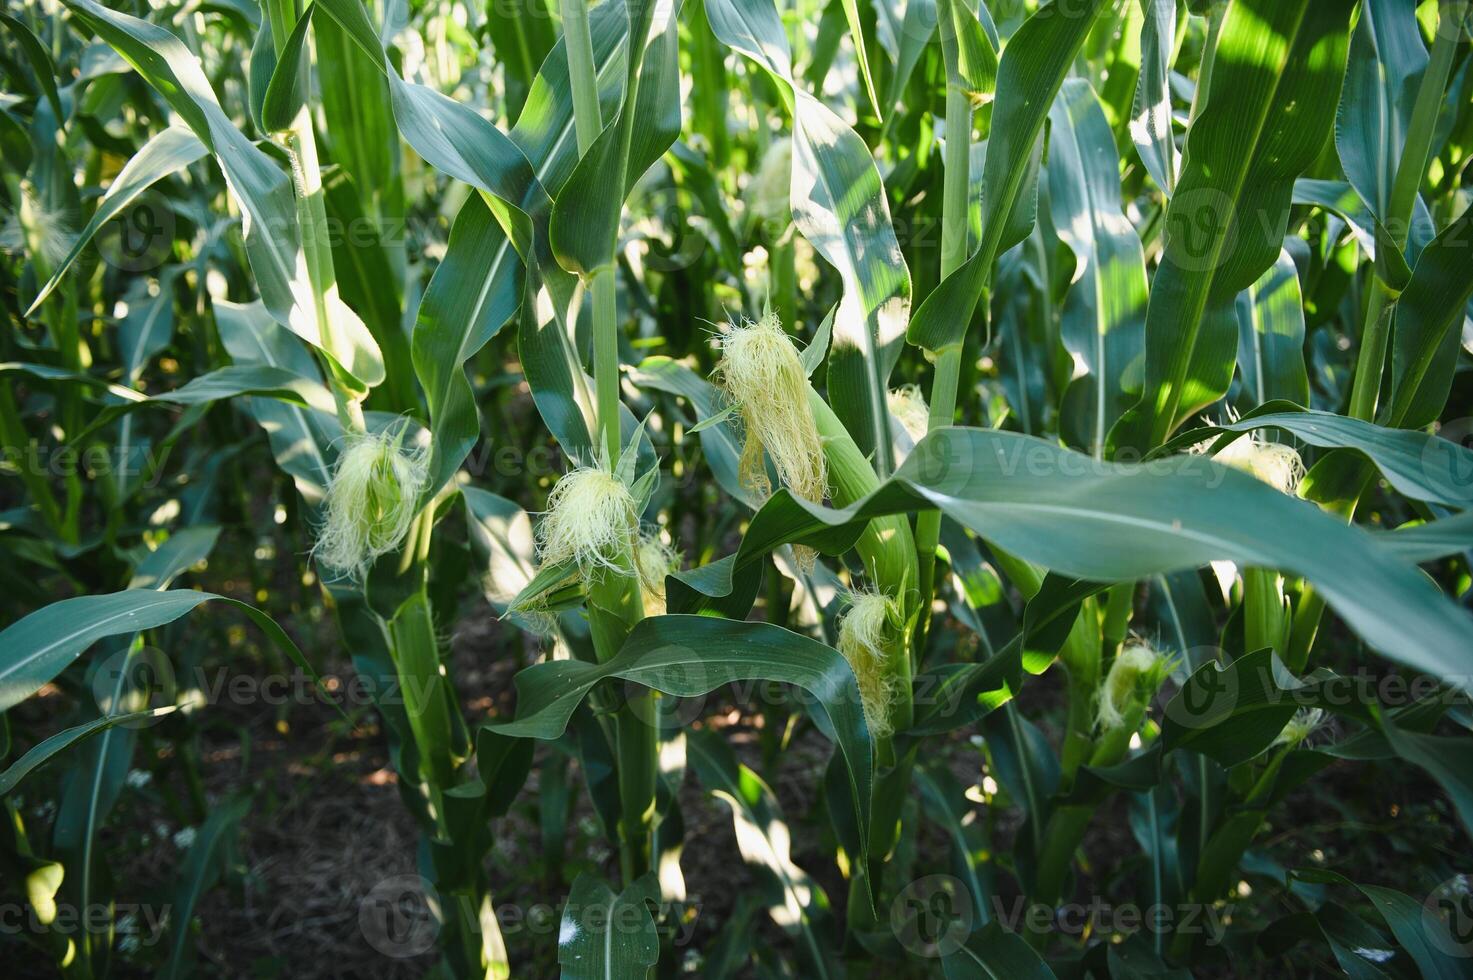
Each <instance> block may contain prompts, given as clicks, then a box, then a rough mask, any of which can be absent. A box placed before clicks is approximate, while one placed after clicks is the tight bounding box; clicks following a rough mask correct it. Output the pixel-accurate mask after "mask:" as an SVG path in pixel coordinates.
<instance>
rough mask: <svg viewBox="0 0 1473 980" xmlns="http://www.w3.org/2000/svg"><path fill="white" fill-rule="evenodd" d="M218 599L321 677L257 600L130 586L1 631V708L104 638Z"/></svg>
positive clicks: (64, 603)
mask: <svg viewBox="0 0 1473 980" xmlns="http://www.w3.org/2000/svg"><path fill="white" fill-rule="evenodd" d="M212 600H219V601H220V602H222V603H224V604H225V605H227V606H233V607H235V608H237V609H239V610H240V611H241V612H243V613H245V614H246V616H247V617H249V618H250V620H251V621H252V622H254V623H255V624H256V626H258V627H259V628H260V629H261V631H262V632H263V633H265V634H266V637H267V639H269V640H270V641H271V642H272V643H273V644H274V645H275V646H276V647H277V648H278V649H280V650H281V651H282V652H283V653H285V654H286V655H287V656H289V657H290V658H291V659H292V660H293V661H294V662H295V663H296V664H297V665H298V666H299V667H301V668H302V669H303V670H304V671H305V672H306V673H307V674H308V676H310V677H312V678H313V679H314V680H316V681H318V682H319V683H320V682H321V681H320V678H318V676H317V671H316V669H315V668H313V666H312V664H311V663H310V662H309V661H308V660H307V658H306V657H305V656H304V655H303V654H302V651H301V650H299V649H297V645H296V644H295V643H293V642H292V641H291V638H290V637H288V636H287V635H286V633H285V632H283V631H282V629H281V627H280V626H277V625H276V621H275V620H273V619H272V618H271V617H270V616H267V615H266V614H265V613H263V612H261V611H260V610H259V609H257V608H256V607H255V606H252V605H249V604H247V603H244V602H241V601H240V600H238V599H230V598H227V597H225V596H218V595H215V594H214V593H212V592H195V591H192V590H189V589H179V590H174V591H168V592H156V591H154V590H152V589H127V590H124V591H122V592H113V593H109V594H106V595H82V596H76V597H74V598H71V599H63V600H61V601H60V602H54V603H52V604H51V605H49V606H46V607H45V608H42V609H39V610H37V611H36V612H33V613H31V614H30V615H29V616H26V617H24V618H23V619H21V620H20V621H19V622H16V623H12V624H11V625H10V626H7V627H6V628H5V630H4V631H3V632H0V711H8V710H10V709H11V708H13V707H15V706H16V705H17V704H19V703H20V702H22V701H24V700H25V699H26V698H28V697H30V696H31V695H32V694H35V693H36V692H37V691H38V690H40V689H41V687H42V686H43V685H45V684H46V683H48V682H49V681H51V680H53V679H55V677H56V676H57V675H58V674H60V673H61V672H62V671H63V670H65V669H66V668H67V667H68V666H69V665H70V664H71V663H72V661H74V660H76V659H77V657H79V656H81V655H82V653H83V652H84V651H85V650H86V649H87V648H88V647H90V646H91V645H92V644H93V643H95V642H97V641H98V640H101V639H103V638H105V637H109V636H118V635H119V634H123V633H137V632H139V631H141V630H146V629H152V628H153V627H155V626H162V625H164V624H165V623H172V622H173V621H174V620H176V619H178V618H179V617H180V616H183V615H184V614H185V613H188V612H190V611H192V610H193V609H195V608H196V607H198V606H199V605H201V604H202V603H206V602H210V601H212Z"/></svg>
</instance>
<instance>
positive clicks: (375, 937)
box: [358, 874, 440, 959]
mask: <svg viewBox="0 0 1473 980" xmlns="http://www.w3.org/2000/svg"><path fill="white" fill-rule="evenodd" d="M439 907H440V897H439V895H438V894H436V892H435V887H434V886H433V885H431V884H430V883H429V882H428V881H426V880H425V879H424V878H422V877H420V876H419V875H414V874H408V875H395V876H394V877H392V878H385V879H384V880H383V881H381V882H379V883H378V884H377V885H375V886H373V890H372V891H370V892H369V893H368V894H367V895H365V896H364V898H363V901H362V902H361V903H359V905H358V928H359V930H360V931H362V933H363V938H364V939H366V940H368V945H370V946H372V947H373V948H374V949H376V950H378V951H379V952H380V953H382V954H384V955H385V956H390V957H393V958H395V959H403V958H407V957H411V956H418V955H420V954H421V953H425V952H428V951H429V950H430V949H431V948H432V947H433V946H434V945H435V939H436V937H437V936H438V935H439V934H440V921H439V917H438V916H437V914H436V912H437V910H438V909H439Z"/></svg>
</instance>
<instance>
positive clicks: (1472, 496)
mask: <svg viewBox="0 0 1473 980" xmlns="http://www.w3.org/2000/svg"><path fill="white" fill-rule="evenodd" d="M1286 409H1287V410H1286ZM1255 429H1279V430H1282V431H1284V432H1287V433H1289V434H1291V435H1293V436H1294V437H1295V438H1297V439H1301V440H1303V441H1304V442H1307V443H1309V444H1310V445H1311V446H1319V447H1321V448H1324V449H1354V450H1356V451H1357V452H1359V453H1361V454H1362V455H1364V456H1366V457H1367V458H1369V459H1370V460H1371V462H1373V463H1375V464H1376V467H1377V469H1379V470H1380V471H1381V474H1382V475H1383V476H1385V477H1386V479H1387V481H1388V482H1389V483H1390V484H1391V486H1392V487H1393V488H1395V489H1396V490H1397V492H1399V493H1402V494H1405V495H1406V496H1408V497H1411V498H1412V499H1414V500H1426V501H1430V502H1432V503H1438V504H1444V505H1446V506H1448V507H1457V508H1459V509H1466V508H1470V507H1473V451H1470V450H1468V449H1465V448H1464V447H1462V446H1460V445H1458V444H1457V443H1455V442H1452V441H1451V440H1448V439H1442V438H1439V437H1437V436H1433V435H1428V434H1427V433H1425V432H1416V431H1413V430H1410V429H1388V428H1386V427H1384V426H1380V425H1376V424H1374V423H1371V422H1364V421H1361V420H1360V419H1353V418H1348V417H1346V416H1344V415H1331V414H1330V413H1328V412H1315V411H1308V410H1301V409H1298V408H1297V406H1290V405H1284V404H1282V403H1279V404H1269V405H1267V406H1265V410H1264V411H1261V412H1259V413H1256V414H1254V415H1252V416H1250V417H1248V418H1245V419H1243V420H1242V421H1240V422H1228V423H1226V424H1224V425H1217V426H1206V427H1204V428H1200V429H1193V430H1191V431H1190V432H1184V433H1182V435H1180V436H1178V437H1177V438H1176V439H1173V440H1172V441H1171V443H1169V444H1168V446H1169V447H1175V448H1178V449H1180V448H1183V447H1185V446H1188V445H1192V444H1196V443H1200V442H1202V441H1204V440H1206V439H1211V438H1212V437H1214V436H1216V435H1220V434H1221V433H1224V432H1251V431H1253V430H1255ZM1164 451H1169V450H1168V449H1167V447H1163V452H1164Z"/></svg>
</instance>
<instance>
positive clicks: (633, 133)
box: [550, 0, 681, 278]
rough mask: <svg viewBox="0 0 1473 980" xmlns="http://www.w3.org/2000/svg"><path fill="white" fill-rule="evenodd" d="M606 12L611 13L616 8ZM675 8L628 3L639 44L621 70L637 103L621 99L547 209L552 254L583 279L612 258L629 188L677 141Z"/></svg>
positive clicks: (630, 28)
mask: <svg viewBox="0 0 1473 980" xmlns="http://www.w3.org/2000/svg"><path fill="white" fill-rule="evenodd" d="M612 6H614V7H615V8H616V9H617V7H618V6H620V5H619V4H613V5H612ZM679 7H680V4H679V3H673V4H657V3H654V2H652V0H630V2H629V3H628V7H627V9H628V18H627V19H626V23H625V30H626V32H627V33H626V35H625V36H626V37H630V38H634V39H636V41H637V42H638V43H639V44H641V45H644V47H642V48H641V49H640V57H639V58H637V59H634V60H632V61H631V62H629V63H628V64H626V71H627V72H628V76H627V77H626V81H625V87H624V92H625V93H627V92H629V91H630V90H631V88H632V87H633V86H634V78H633V76H634V74H635V73H636V72H637V73H638V75H639V78H638V98H637V104H635V105H630V104H629V100H628V98H627V94H626V95H625V96H624V97H622V98H621V100H620V102H619V105H618V108H617V111H616V113H615V114H613V118H612V119H611V120H610V121H609V123H608V125H607V126H605V127H604V129H603V131H602V132H601V133H600V134H599V136H598V139H597V140H595V141H594V143H593V145H592V146H590V147H589V148H588V152H587V153H586V154H583V156H582V157H581V158H579V159H578V162H577V164H576V166H575V167H574V170H573V173H572V174H571V175H570V176H569V178H568V180H567V182H566V183H565V184H564V185H563V187H562V189H561V190H560V191H559V192H558V195H557V202H556V204H554V206H553V213H552V223H551V229H550V234H551V236H552V248H553V251H554V252H555V253H556V255H557V260H558V262H560V263H561V264H562V266H563V268H565V269H567V270H569V271H570V272H576V273H579V274H580V275H582V276H584V277H585V278H587V277H591V276H592V275H593V273H594V272H596V271H597V270H598V269H600V268H603V267H605V266H607V265H608V263H609V262H610V261H611V259H612V258H613V256H614V251H615V245H616V242H617V239H618V231H619V220H620V217H621V215H622V214H623V206H624V199H625V197H626V196H627V195H628V193H629V190H630V188H632V187H633V186H634V184H635V182H636V181H637V180H639V178H640V177H641V176H643V175H644V172H645V171H646V170H648V169H649V167H650V165H651V164H653V163H654V162H655V161H656V160H658V159H659V158H660V157H661V156H662V155H663V154H664V153H665V151H666V150H668V149H669V148H670V146H671V144H673V143H674V142H675V139H676V137H677V136H679V135H680V128H681V116H680V100H679V93H680V72H679V65H678V59H677V50H676V48H677V45H676V38H677V31H676V24H677V21H676V16H677V15H678V14H679ZM591 30H592V26H591V25H590V31H591ZM606 118H607V117H606ZM621 179H622V184H623V186H622V187H621V186H619V185H620V183H621Z"/></svg>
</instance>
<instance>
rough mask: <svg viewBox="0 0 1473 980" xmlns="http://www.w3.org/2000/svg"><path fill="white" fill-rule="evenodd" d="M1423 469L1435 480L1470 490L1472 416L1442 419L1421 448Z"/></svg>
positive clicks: (1472, 482) (1472, 481)
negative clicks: (1433, 435) (1446, 420)
mask: <svg viewBox="0 0 1473 980" xmlns="http://www.w3.org/2000/svg"><path fill="white" fill-rule="evenodd" d="M1422 472H1423V473H1424V474H1426V476H1427V478H1428V479H1430V480H1433V481H1436V482H1438V483H1447V484H1451V486H1453V487H1454V488H1456V489H1458V490H1465V491H1473V418H1463V419H1455V420H1453V421H1451V422H1444V423H1443V424H1442V425H1441V426H1440V427H1439V428H1438V430H1437V435H1436V437H1434V438H1431V439H1428V440H1427V444H1426V445H1425V446H1423V447H1422Z"/></svg>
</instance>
